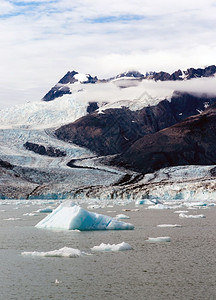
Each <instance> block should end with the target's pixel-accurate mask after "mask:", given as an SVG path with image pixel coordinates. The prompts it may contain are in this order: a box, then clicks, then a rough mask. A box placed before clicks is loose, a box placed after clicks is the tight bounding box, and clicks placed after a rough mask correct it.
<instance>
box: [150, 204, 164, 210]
mask: <svg viewBox="0 0 216 300" xmlns="http://www.w3.org/2000/svg"><path fill="white" fill-rule="evenodd" d="M147 209H169V206H166V205H164V204H155V205H150V206H149V207H148V208H147Z"/></svg>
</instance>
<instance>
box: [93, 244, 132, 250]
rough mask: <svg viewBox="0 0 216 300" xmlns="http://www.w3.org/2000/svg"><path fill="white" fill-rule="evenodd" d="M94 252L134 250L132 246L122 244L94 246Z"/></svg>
mask: <svg viewBox="0 0 216 300" xmlns="http://www.w3.org/2000/svg"><path fill="white" fill-rule="evenodd" d="M91 250H92V251H125V250H132V247H131V245H129V244H128V243H125V242H122V243H120V244H112V245H111V244H104V243H101V244H100V245H99V246H94V247H93V248H91Z"/></svg>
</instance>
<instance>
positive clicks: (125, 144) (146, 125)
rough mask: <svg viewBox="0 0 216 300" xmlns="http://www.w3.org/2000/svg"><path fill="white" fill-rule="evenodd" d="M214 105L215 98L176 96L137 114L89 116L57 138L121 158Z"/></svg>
mask: <svg viewBox="0 0 216 300" xmlns="http://www.w3.org/2000/svg"><path fill="white" fill-rule="evenodd" d="M215 102H216V98H206V97H202V96H199V97H197V96H193V95H190V94H188V93H180V92H175V93H174V95H173V97H172V99H171V101H167V100H163V101H161V102H160V103H159V104H158V105H155V106H149V107H144V108H143V109H141V110H138V111H131V110H129V109H128V108H126V107H125V108H121V109H120V108H118V109H108V110H105V111H104V113H102V114H98V113H97V112H93V113H90V114H88V115H86V116H84V117H82V118H80V119H78V120H77V121H75V122H74V123H71V124H67V125H65V126H62V127H60V128H59V129H57V130H56V131H55V134H56V136H57V137H58V138H59V139H62V140H64V141H67V142H71V143H75V144H77V145H79V146H84V147H87V148H88V149H90V150H92V151H93V152H95V153H97V154H99V155H110V154H118V153H122V152H124V151H126V150H127V149H128V148H129V147H130V146H131V145H132V144H133V143H134V142H135V141H137V140H139V139H140V138H141V137H143V136H145V135H148V134H153V133H155V132H157V131H159V130H161V129H164V128H167V127H170V126H172V125H174V124H176V123H178V122H180V121H182V120H184V119H185V118H186V117H188V116H191V115H195V114H198V113H199V112H201V111H203V110H205V107H206V106H207V105H210V104H212V103H215Z"/></svg>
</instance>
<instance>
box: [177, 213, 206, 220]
mask: <svg viewBox="0 0 216 300" xmlns="http://www.w3.org/2000/svg"><path fill="white" fill-rule="evenodd" d="M179 218H182V219H183V218H186V219H199V218H205V216H204V215H185V214H183V213H181V214H179Z"/></svg>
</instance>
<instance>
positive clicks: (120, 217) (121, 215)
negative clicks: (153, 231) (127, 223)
mask: <svg viewBox="0 0 216 300" xmlns="http://www.w3.org/2000/svg"><path fill="white" fill-rule="evenodd" d="M115 219H117V220H120V219H130V217H129V216H126V215H124V214H119V215H116V216H115Z"/></svg>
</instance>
